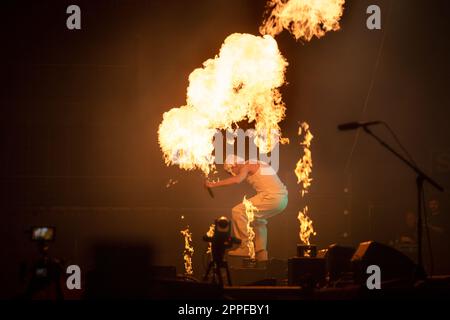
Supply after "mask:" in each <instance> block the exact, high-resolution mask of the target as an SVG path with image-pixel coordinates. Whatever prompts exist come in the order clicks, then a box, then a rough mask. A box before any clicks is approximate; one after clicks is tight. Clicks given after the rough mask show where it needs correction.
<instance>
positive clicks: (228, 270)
mask: <svg viewBox="0 0 450 320" xmlns="http://www.w3.org/2000/svg"><path fill="white" fill-rule="evenodd" d="M224 266H225V270H226V272H227V278H228V285H229V286H232V284H231V276H230V269H228V263H227V262H225V265H224Z"/></svg>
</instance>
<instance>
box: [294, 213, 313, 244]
mask: <svg viewBox="0 0 450 320" xmlns="http://www.w3.org/2000/svg"><path fill="white" fill-rule="evenodd" d="M307 213H308V206H306V207H305V208H304V209H303V210H302V211H299V212H298V221H299V222H300V232H299V236H300V240H301V242H302V243H304V244H307V245H310V244H311V243H310V242H309V238H310V237H311V235H313V236H315V235H316V232H315V231H314V228H313V222H312V220H311V219H310V218H309V217H308V215H307Z"/></svg>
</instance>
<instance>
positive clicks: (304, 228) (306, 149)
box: [294, 122, 316, 245]
mask: <svg viewBox="0 0 450 320" xmlns="http://www.w3.org/2000/svg"><path fill="white" fill-rule="evenodd" d="M302 134H303V141H302V142H301V143H300V145H301V146H303V157H302V158H300V160H298V162H297V165H296V167H295V170H294V171H295V175H296V176H297V184H300V183H301V184H302V189H301V195H302V197H304V196H305V194H306V193H308V191H309V187H310V186H311V181H312V178H310V176H311V173H312V167H313V162H312V154H311V149H310V148H311V141H312V139H313V138H314V136H313V135H312V133H311V131H310V129H309V125H308V123H306V122H303V123H301V124H300V126H299V128H298V135H299V136H300V135H302ZM307 213H308V206H305V208H303V210H302V211H299V213H298V220H299V222H300V232H299V236H300V240H301V242H303V243H304V244H307V245H309V244H310V241H309V238H310V237H311V235H316V232H315V231H314V227H313V222H312V220H311V219H310V218H309V217H308V216H307Z"/></svg>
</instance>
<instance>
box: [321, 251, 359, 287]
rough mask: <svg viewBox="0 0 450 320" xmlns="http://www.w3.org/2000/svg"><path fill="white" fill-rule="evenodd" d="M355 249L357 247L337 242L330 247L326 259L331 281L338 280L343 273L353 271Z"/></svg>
mask: <svg viewBox="0 0 450 320" xmlns="http://www.w3.org/2000/svg"><path fill="white" fill-rule="evenodd" d="M355 251H356V249H355V248H352V247H345V246H341V245H338V244H336V243H335V244H332V245H330V246H329V247H328V249H327V251H326V254H325V259H326V261H327V272H328V275H329V277H330V278H329V280H330V281H336V280H338V279H340V278H341V277H342V276H343V275H345V274H348V273H351V272H352V271H353V269H352V263H351V259H352V257H353V255H354V253H355Z"/></svg>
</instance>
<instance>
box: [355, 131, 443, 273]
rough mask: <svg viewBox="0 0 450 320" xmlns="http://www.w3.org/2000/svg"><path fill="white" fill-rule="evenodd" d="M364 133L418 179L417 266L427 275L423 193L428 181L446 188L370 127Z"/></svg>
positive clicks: (438, 188) (438, 186)
mask: <svg viewBox="0 0 450 320" xmlns="http://www.w3.org/2000/svg"><path fill="white" fill-rule="evenodd" d="M363 129H364V131H365V132H366V133H367V134H369V135H370V136H371V137H372V138H374V139H375V140H376V141H378V142H379V143H380V144H381V145H382V146H383V147H385V148H386V149H387V150H389V151H390V152H391V153H393V154H394V155H395V156H396V157H397V158H399V159H400V160H401V161H402V162H403V163H404V164H406V165H407V166H408V167H409V168H410V169H412V170H413V171H414V172H415V173H416V175H417V177H416V187H417V265H418V267H419V271H420V272H423V273H424V276H425V277H426V274H425V269H424V267H423V259H422V193H423V183H424V182H425V181H426V182H428V183H429V184H431V185H432V186H433V187H435V188H436V189H437V190H439V191H441V192H444V188H443V187H441V186H440V185H439V184H438V183H437V182H436V181H434V180H433V179H431V178H430V177H429V176H428V175H426V174H425V173H424V172H423V171H422V170H420V169H419V168H418V167H417V166H416V165H414V164H413V163H411V161H409V160H407V159H406V158H405V157H404V156H402V155H401V154H400V153H398V152H397V151H395V150H394V149H393V148H392V147H391V146H389V145H388V144H387V143H386V142H384V141H383V140H382V139H381V138H380V137H378V136H377V135H375V134H374V133H373V132H372V131H371V130H370V129H369V128H368V126H363Z"/></svg>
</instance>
